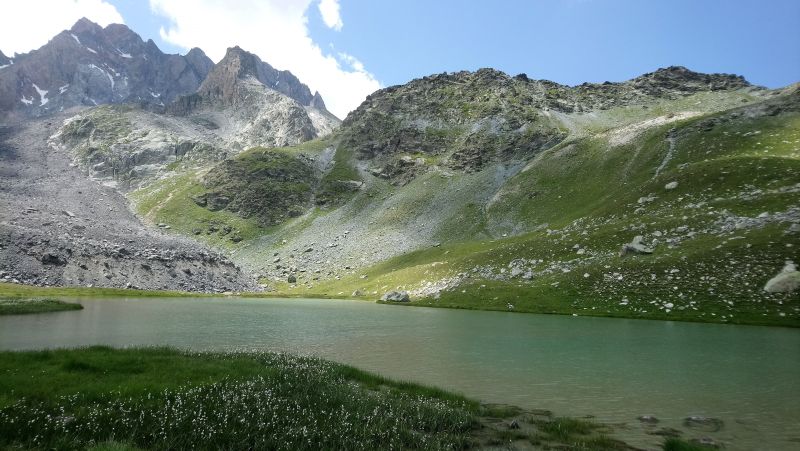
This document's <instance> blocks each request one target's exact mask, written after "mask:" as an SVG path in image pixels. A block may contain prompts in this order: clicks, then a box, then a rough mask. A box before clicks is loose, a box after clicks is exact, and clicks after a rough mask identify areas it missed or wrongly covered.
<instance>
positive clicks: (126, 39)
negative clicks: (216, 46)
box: [0, 19, 214, 117]
mask: <svg viewBox="0 0 800 451" xmlns="http://www.w3.org/2000/svg"><path fill="white" fill-rule="evenodd" d="M4 58H5V57H2V58H0V66H3V65H5V64H6V63H3V59H4ZM213 65H214V64H213V62H212V61H211V60H210V59H209V58H208V57H207V56H206V55H205V54H204V53H203V51H202V50H200V49H192V50H191V51H189V53H187V54H186V55H185V56H181V55H167V54H164V53H163V52H161V50H159V49H158V47H157V46H156V44H155V43H154V42H153V41H152V40H148V41H147V42H144V41H143V40H142V39H141V37H139V35H137V34H136V33H134V32H133V31H131V30H130V29H129V28H128V27H126V26H125V25H120V24H111V25H109V26H107V27H105V28H102V27H100V26H99V25H97V24H95V23H93V22H91V21H89V20H87V19H81V20H79V21H78V22H77V23H75V25H74V26H73V27H72V28H71V29H69V30H65V31H63V32H61V33H59V34H58V35H56V36H55V37H54V38H53V39H51V40H50V42H48V43H47V44H45V45H44V46H43V47H41V48H39V49H37V50H34V51H31V52H30V53H26V54H23V55H17V56H16V57H15V58H14V60H13V64H10V65H9V66H8V67H5V68H3V69H0V115H8V114H16V115H20V116H23V117H25V116H27V117H34V116H43V115H47V114H52V113H54V112H58V111H62V110H65V109H68V108H71V107H74V106H92V105H99V104H107V103H134V104H140V105H144V106H145V107H147V108H153V109H160V108H163V107H164V105H166V104H168V103H169V102H172V101H173V100H174V99H176V98H177V97H178V96H180V95H184V94H189V93H192V92H194V91H196V90H197V88H198V87H199V86H200V84H201V83H202V81H203V80H204V79H205V78H206V75H207V74H208V73H209V71H210V70H211V68H212V66H213Z"/></svg>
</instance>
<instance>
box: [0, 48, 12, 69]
mask: <svg viewBox="0 0 800 451" xmlns="http://www.w3.org/2000/svg"><path fill="white" fill-rule="evenodd" d="M10 65H11V58H9V57H7V56H6V55H5V54H4V53H3V51H2V50H0V67H5V66H10Z"/></svg>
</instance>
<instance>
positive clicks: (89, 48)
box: [86, 47, 97, 55]
mask: <svg viewBox="0 0 800 451" xmlns="http://www.w3.org/2000/svg"><path fill="white" fill-rule="evenodd" d="M86 50H88V51H90V52H92V53H94V54H95V55H97V50H95V49H93V48H91V47H86Z"/></svg>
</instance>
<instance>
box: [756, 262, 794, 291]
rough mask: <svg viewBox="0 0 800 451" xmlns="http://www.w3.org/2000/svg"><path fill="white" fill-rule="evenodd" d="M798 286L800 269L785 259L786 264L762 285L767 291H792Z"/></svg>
mask: <svg viewBox="0 0 800 451" xmlns="http://www.w3.org/2000/svg"><path fill="white" fill-rule="evenodd" d="M798 288H800V271H797V266H795V264H794V262H792V261H791V260H788V261H786V266H784V267H783V270H782V271H781V272H780V273H778V275H776V276H775V277H773V278H772V279H770V280H769V281H768V282H767V284H766V285H764V291H766V292H768V293H792V292H794V291H795V290H797V289H798Z"/></svg>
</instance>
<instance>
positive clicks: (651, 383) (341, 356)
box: [0, 298, 800, 450]
mask: <svg viewBox="0 0 800 451" xmlns="http://www.w3.org/2000/svg"><path fill="white" fill-rule="evenodd" d="M80 302H81V303H82V304H83V305H84V307H85V309H84V310H82V311H76V312H59V313H50V314H40V315H22V316H5V317H0V349H38V348H48V347H72V346H81V345H92V344H107V345H112V346H133V345H136V346H139V345H172V346H179V347H185V348H191V349H198V350H205V349H214V350H234V349H250V348H258V349H270V350H282V351H290V352H295V353H304V354H313V355H318V356H321V357H325V358H328V359H332V360H336V361H339V362H343V363H348V364H352V365H355V366H358V367H359V368H363V369H367V370H371V371H375V372H378V373H380V374H384V375H387V376H390V377H393V378H398V379H407V380H413V381H416V382H421V383H425V384H430V385H435V386H439V387H442V388H446V389H449V390H454V391H459V392H461V393H464V394H465V395H467V396H470V397H473V398H477V399H480V400H482V401H486V402H500V403H511V404H515V405H519V406H522V407H526V408H542V409H550V410H553V411H554V412H555V413H556V414H559V415H576V416H582V415H587V414H592V415H595V416H596V417H597V419H599V420H602V421H606V422H612V423H615V424H621V426H620V428H621V429H620V431H621V432H620V433H621V434H622V436H623V438H626V439H627V440H630V441H631V443H633V444H636V445H640V446H644V447H647V448H650V449H652V448H655V447H656V446H657V444H658V443H660V442H661V438H660V437H658V436H654V435H649V434H647V433H646V432H647V431H648V430H649V431H651V432H652V430H651V429H648V427H645V426H643V425H641V424H640V423H639V421H638V420H637V419H636V417H637V416H639V415H642V414H649V415H655V416H656V417H658V418H659V419H660V420H661V423H660V424H659V425H658V428H660V427H673V428H676V429H681V430H684V431H685V434H686V437H687V438H688V437H702V436H709V437H712V438H714V439H715V440H718V441H722V442H725V443H726V444H727V449H741V450H749V449H752V450H761V449H770V450H781V449H787V450H788V449H800V330H794V329H784V328H767V327H749V326H731V325H714V324H692V323H677V322H661V321H643V320H625V319H610V318H588V317H570V316H557V315H534V314H514V313H505V312H482V311H463V310H449V309H431V308H408V307H405V308H404V307H399V306H389V305H377V304H373V303H368V302H363V301H332V300H297V299H295V300H264V299H218V298H191V299H189V298H165V299H153V298H147V299H110V300H96V299H92V300H80ZM689 415H704V416H711V417H715V418H720V419H722V420H723V421H724V422H725V426H724V428H723V429H722V430H721V431H719V432H717V433H707V432H699V431H693V430H688V429H685V428H684V427H683V425H682V420H683V419H684V418H685V417H687V416H689Z"/></svg>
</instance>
